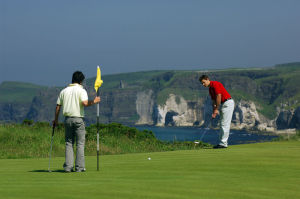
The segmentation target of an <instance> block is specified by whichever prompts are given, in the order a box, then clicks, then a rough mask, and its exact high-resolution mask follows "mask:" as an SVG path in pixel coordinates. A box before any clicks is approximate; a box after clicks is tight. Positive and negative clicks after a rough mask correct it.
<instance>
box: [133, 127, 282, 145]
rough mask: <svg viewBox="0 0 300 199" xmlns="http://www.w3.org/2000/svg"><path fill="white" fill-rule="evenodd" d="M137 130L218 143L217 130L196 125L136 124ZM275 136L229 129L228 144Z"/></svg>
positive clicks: (164, 137) (174, 138)
mask: <svg viewBox="0 0 300 199" xmlns="http://www.w3.org/2000/svg"><path fill="white" fill-rule="evenodd" d="M136 128H137V129H139V130H144V129H147V130H150V131H152V132H153V133H154V134H155V136H156V138H157V139H159V140H162V141H195V140H200V141H203V142H206V143H210V144H213V145H215V144H218V138H219V130H213V129H209V128H197V127H156V126H136ZM274 138H277V136H274V135H266V134H260V133H250V132H247V131H244V130H231V131H230V135H229V140H228V143H229V145H236V144H246V143H257V142H266V141H271V140H272V139H274Z"/></svg>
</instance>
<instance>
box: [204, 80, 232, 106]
mask: <svg viewBox="0 0 300 199" xmlns="http://www.w3.org/2000/svg"><path fill="white" fill-rule="evenodd" d="M209 94H210V96H211V99H212V100H216V99H217V95H218V94H221V103H223V102H224V101H225V100H226V99H228V98H231V96H230V95H229V93H228V92H227V91H226V89H225V88H224V86H223V84H222V83H221V82H217V81H210V85H209Z"/></svg>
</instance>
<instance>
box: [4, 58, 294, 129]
mask: <svg viewBox="0 0 300 199" xmlns="http://www.w3.org/2000/svg"><path fill="white" fill-rule="evenodd" d="M202 74H208V75H209V76H210V78H211V79H212V80H217V81H220V82H222V83H223V84H224V86H225V87H226V88H227V89H228V91H229V92H230V93H231V95H232V97H233V98H234V99H235V102H236V109H235V114H234V118H233V123H234V125H235V126H236V127H237V128H248V129H251V128H254V127H258V126H259V125H260V127H259V128H261V129H262V128H265V129H268V128H273V129H274V128H275V129H276V128H277V127H279V129H286V128H300V122H299V121H300V108H299V107H300V88H299V86H298V85H299V84H300V78H299V77H300V63H290V64H281V65H276V66H274V67H268V68H250V69H239V68H233V69H226V70H210V71H148V72H147V71H145V72H135V73H123V74H115V75H106V76H103V80H104V84H103V86H102V87H101V91H100V92H101V98H102V101H101V104H100V115H101V116H100V117H101V118H100V119H101V122H102V123H110V122H119V123H123V124H147V125H160V126H163V125H174V126H192V125H203V124H205V123H206V120H207V118H208V115H209V112H210V110H209V106H208V105H209V103H210V99H209V98H208V97H207V96H208V90H207V88H204V87H203V86H202V85H201V84H200V83H199V81H198V78H199V77H200V76H201V75H202ZM94 80H95V79H94V78H91V79H87V80H86V89H87V90H88V93H89V96H90V98H93V97H94V96H95V91H94V88H93V84H94ZM6 84H7V83H6ZM18 89H19V88H15V91H17V90H18ZM60 90H61V88H42V89H41V90H39V92H38V93H37V94H36V95H35V96H34V97H33V99H32V103H31V105H30V107H29V110H28V112H26V113H25V111H24V113H23V114H19V115H22V117H18V118H16V116H15V115H14V114H11V115H9V116H3V115H0V120H2V121H21V120H22V119H24V118H28V119H33V120H35V121H37V120H42V121H50V120H52V118H53V112H54V107H55V102H56V98H57V95H58V93H59V91H60ZM0 91H1V90H0ZM10 92H11V95H10V93H9V92H8V91H6V96H9V97H10V100H12V101H14V100H16V97H14V95H13V93H14V89H12V90H10ZM21 94H22V93H21ZM21 94H20V95H21ZM30 96H33V94H32V95H30ZM6 98H7V97H6ZM28 98H29V97H28ZM1 99H2V98H1ZM2 104H8V101H4V100H3V101H2ZM26 106H27V107H28V105H26ZM2 108H3V105H2ZM95 114H96V111H95V107H89V108H87V109H86V121H87V123H94V122H95ZM214 125H216V124H214Z"/></svg>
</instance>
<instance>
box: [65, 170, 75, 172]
mask: <svg viewBox="0 0 300 199" xmlns="http://www.w3.org/2000/svg"><path fill="white" fill-rule="evenodd" d="M71 172H73V170H65V173H71Z"/></svg>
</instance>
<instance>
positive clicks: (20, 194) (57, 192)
mask: <svg viewBox="0 0 300 199" xmlns="http://www.w3.org/2000/svg"><path fill="white" fill-rule="evenodd" d="M299 151H300V142H297V141H293V142H271V143H260V144H247V145H238V146H230V148H228V149H215V150H213V149H202V150H192V151H173V152H161V153H139V154H127V155H107V156H101V157H100V171H99V172H97V171H96V157H86V167H87V172H85V173H62V172H61V169H62V164H63V161H64V158H53V159H52V162H51V164H52V170H53V172H52V173H49V172H47V168H48V159H1V160H0V198H5V199H10V198H56V199H59V198H62V199H66V198H80V199H82V198H88V199H90V198H101V199H102V198H109V199H112V198H128V199H132V198H153V199H154V198H155V199H157V198H170V199H174V198H188V199H191V198H207V199H209V198H212V199H216V198H220V199H226V198H228V199H232V198H234V199H237V198H241V199H247V198H253V199H260V198H270V199H276V198H280V199H282V198H289V199H293V198H295V199H296V198H300V190H299V185H300V153H299ZM148 157H151V160H148Z"/></svg>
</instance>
